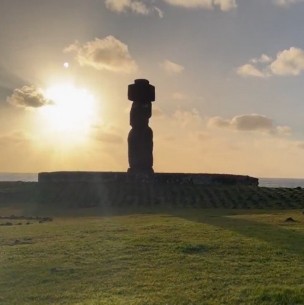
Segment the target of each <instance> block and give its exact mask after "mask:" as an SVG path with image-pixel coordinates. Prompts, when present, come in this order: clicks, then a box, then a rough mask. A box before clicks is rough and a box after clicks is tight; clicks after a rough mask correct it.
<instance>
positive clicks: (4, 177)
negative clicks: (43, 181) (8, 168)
mask: <svg viewBox="0 0 304 305" xmlns="http://www.w3.org/2000/svg"><path fill="white" fill-rule="evenodd" d="M0 181H24V182H35V181H38V174H37V173H0Z"/></svg>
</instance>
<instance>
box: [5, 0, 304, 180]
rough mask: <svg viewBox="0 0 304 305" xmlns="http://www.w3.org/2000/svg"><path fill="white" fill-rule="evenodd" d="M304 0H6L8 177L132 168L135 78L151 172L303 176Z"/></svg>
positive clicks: (6, 147) (6, 138)
mask: <svg viewBox="0 0 304 305" xmlns="http://www.w3.org/2000/svg"><path fill="white" fill-rule="evenodd" d="M303 16H304V1H301V0H254V1H253V0H106V1H103V0H86V1H84V0H60V1H59V0H52V1H46V0H27V1H23V0H1V9H0V54H1V57H0V121H1V130H0V145H1V149H0V171H14V172H36V171H53V170H107V171H117V170H118V171H125V170H126V169H127V168H128V163H127V140H126V139H127V134H128V132H129V130H130V126H129V112H128V111H129V108H130V105H131V102H129V101H128V100H127V86H128V84H130V83H132V82H133V81H134V79H136V78H147V79H149V80H150V82H151V83H152V84H153V85H155V86H156V95H157V100H156V102H155V103H154V104H153V107H154V114H153V117H152V119H151V120H150V126H151V127H152V128H153V130H154V159H155V160H154V169H155V170H156V171H160V172H165V171H170V172H180V171H181V172H210V173H212V172H213V173H234V174H248V175H252V176H258V177H304V78H303V75H304V40H303V32H304V21H303Z"/></svg>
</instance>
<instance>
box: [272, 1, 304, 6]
mask: <svg viewBox="0 0 304 305" xmlns="http://www.w3.org/2000/svg"><path fill="white" fill-rule="evenodd" d="M300 2H304V1H303V0H274V4H275V5H278V6H282V7H288V6H290V5H292V4H296V3H300Z"/></svg>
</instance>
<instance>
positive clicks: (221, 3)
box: [164, 0, 237, 11]
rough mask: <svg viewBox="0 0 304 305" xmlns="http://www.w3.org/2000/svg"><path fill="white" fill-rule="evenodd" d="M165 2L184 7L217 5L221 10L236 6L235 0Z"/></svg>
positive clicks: (211, 7) (209, 7)
mask: <svg viewBox="0 0 304 305" xmlns="http://www.w3.org/2000/svg"><path fill="white" fill-rule="evenodd" d="M164 1H165V2H166V3H168V4H171V5H174V6H180V7H185V8H204V9H210V10H211V9H214V8H215V7H219V8H220V9H221V10H222V11H229V10H231V9H233V8H236V7H237V4H236V1H235V0H164Z"/></svg>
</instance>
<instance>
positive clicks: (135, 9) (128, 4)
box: [105, 0, 163, 18]
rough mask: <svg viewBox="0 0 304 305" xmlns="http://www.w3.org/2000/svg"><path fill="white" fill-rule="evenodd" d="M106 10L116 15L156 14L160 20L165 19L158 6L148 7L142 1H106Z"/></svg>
mask: <svg viewBox="0 0 304 305" xmlns="http://www.w3.org/2000/svg"><path fill="white" fill-rule="evenodd" d="M105 5H106V8H107V9H109V10H111V11H113V12H116V13H125V12H127V11H130V12H132V13H135V14H139V15H150V14H153V13H156V14H157V15H158V16H159V17H160V18H162V17H163V12H162V11H161V9H160V8H158V7H156V6H152V5H151V6H148V5H147V4H146V3H144V2H142V1H135V0H106V1H105Z"/></svg>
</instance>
